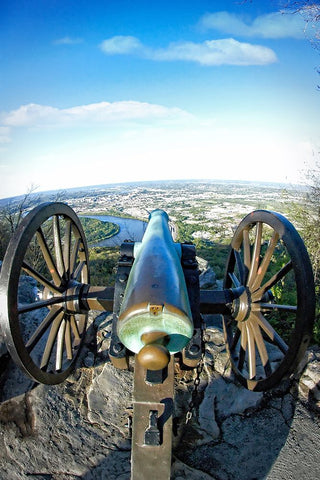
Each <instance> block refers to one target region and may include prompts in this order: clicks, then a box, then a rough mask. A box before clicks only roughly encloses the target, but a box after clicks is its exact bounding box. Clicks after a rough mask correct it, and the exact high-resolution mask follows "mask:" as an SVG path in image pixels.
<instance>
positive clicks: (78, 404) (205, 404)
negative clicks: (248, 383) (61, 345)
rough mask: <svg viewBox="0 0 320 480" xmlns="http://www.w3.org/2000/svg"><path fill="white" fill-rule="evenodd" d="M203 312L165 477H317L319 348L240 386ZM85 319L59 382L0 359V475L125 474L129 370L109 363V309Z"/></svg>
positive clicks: (112, 478) (95, 477)
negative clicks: (271, 382)
mask: <svg viewBox="0 0 320 480" xmlns="http://www.w3.org/2000/svg"><path fill="white" fill-rule="evenodd" d="M206 320H207V329H206V338H207V343H206V354H205V359H204V360H205V361H204V366H203V369H202V371H201V374H200V379H201V381H200V385H199V392H198V394H197V395H196V397H195V398H194V399H195V405H196V408H195V409H194V411H193V416H192V418H191V420H190V421H189V422H188V424H186V423H185V418H186V412H187V411H188V405H189V402H190V400H191V398H192V392H193V390H194V379H195V377H196V371H181V370H180V369H179V368H178V366H177V371H176V394H175V419H174V436H173V443H174V447H173V465H172V477H171V478H172V479H175V480H182V479H190V480H200V479H201V480H206V479H217V480H233V479H237V480H241V479H243V480H254V479H257V480H258V479H259V480H260V479H268V480H280V479H286V480H288V479H304V478H308V479H310V480H316V479H318V478H320V465H319V459H318V448H319V444H320V421H319V411H320V390H319V388H320V383H319V382H320V351H319V350H316V349H315V350H310V351H309V353H308V356H307V357H306V359H305V362H304V364H303V365H302V366H301V369H302V374H301V377H300V380H299V381H298V380H296V381H292V382H290V383H286V384H284V385H282V386H281V387H280V388H279V389H277V390H276V391H273V392H271V393H267V394H262V393H253V392H249V391H247V390H245V389H244V388H243V387H241V386H239V385H238V384H237V383H235V382H234V379H233V378H232V374H231V372H230V370H229V369H228V361H227V355H226V352H225V350H224V344H223V337H222V333H221V330H220V328H219V325H218V324H217V322H216V319H213V318H212V317H208V318H207V319H206ZM91 321H92V323H91V326H90V328H89V330H88V335H87V340H86V344H85V346H84V348H83V350H82V352H81V355H80V357H79V359H78V365H77V368H76V370H75V372H74V374H73V375H72V376H71V377H69V378H68V380H67V381H65V382H64V383H63V384H61V385H58V386H45V385H34V384H32V382H31V381H29V380H27V379H26V378H25V377H24V376H23V375H22V374H21V373H20V372H19V371H18V370H17V369H16V368H15V367H14V366H13V365H12V364H11V363H10V362H9V363H8V364H7V365H6V367H7V368H6V369H5V371H4V373H3V374H2V377H1V403H0V479H1V480H19V479H28V480H30V479H34V480H76V479H83V480H100V479H101V480H102V479H107V480H116V479H117V480H129V479H130V448H131V441H130V428H129V426H130V422H128V419H129V418H130V416H131V412H132V403H131V402H132V389H133V385H132V383H133V373H132V371H120V370H116V369H115V368H114V367H113V366H112V364H111V363H110V360H109V358H108V353H107V348H108V342H109V338H110V326H111V316H107V315H106V314H102V315H99V316H97V317H96V318H95V319H91ZM3 358H4V357H2V360H3Z"/></svg>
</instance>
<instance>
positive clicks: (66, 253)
mask: <svg viewBox="0 0 320 480" xmlns="http://www.w3.org/2000/svg"><path fill="white" fill-rule="evenodd" d="M65 224H66V225H65V233H64V244H63V259H64V266H65V270H66V273H67V275H68V276H69V275H70V257H71V220H69V219H66V221H65Z"/></svg>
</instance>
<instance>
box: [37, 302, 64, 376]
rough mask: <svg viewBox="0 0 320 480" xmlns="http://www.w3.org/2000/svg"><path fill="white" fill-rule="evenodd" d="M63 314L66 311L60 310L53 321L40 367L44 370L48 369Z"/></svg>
mask: <svg viewBox="0 0 320 480" xmlns="http://www.w3.org/2000/svg"><path fill="white" fill-rule="evenodd" d="M63 316H64V312H63V311H60V312H59V313H58V315H57V316H56V318H55V319H54V321H53V323H52V326H51V329H50V333H49V336H48V339H47V343H46V346H45V349H44V352H43V355H42V360H41V364H40V368H41V369H42V370H46V369H47V368H48V365H49V361H50V357H51V354H52V350H53V346H54V344H55V341H56V339H57V335H58V331H59V328H60V325H61V322H62V320H63Z"/></svg>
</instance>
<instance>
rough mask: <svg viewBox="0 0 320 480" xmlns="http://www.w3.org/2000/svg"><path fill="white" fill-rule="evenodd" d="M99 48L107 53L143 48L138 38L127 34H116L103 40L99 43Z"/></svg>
mask: <svg viewBox="0 0 320 480" xmlns="http://www.w3.org/2000/svg"><path fill="white" fill-rule="evenodd" d="M100 48H101V50H102V51H103V52H104V53H105V54H107V55H119V54H127V53H134V52H141V51H142V50H143V49H144V47H143V45H142V43H141V42H140V40H139V39H138V38H136V37H131V36H129V35H128V36H124V35H116V36H115V37H112V38H109V39H108V40H104V41H103V42H102V43H101V44H100Z"/></svg>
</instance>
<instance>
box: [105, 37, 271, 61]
mask: <svg viewBox="0 0 320 480" xmlns="http://www.w3.org/2000/svg"><path fill="white" fill-rule="evenodd" d="M100 48H101V50H102V51H103V53H105V54H106V55H121V54H135V55H138V56H140V57H143V58H147V59H149V60H155V61H177V60H180V61H189V62H195V63H199V64H200V65H206V66H218V65H266V64H270V63H274V62H276V61H277V56H276V54H275V52H274V51H273V50H271V49H270V48H267V47H264V46H262V45H253V44H250V43H244V42H238V41H237V40H234V39H233V38H225V39H221V40H206V41H204V42H202V43H195V42H175V43H170V44H169V45H168V46H167V47H166V48H150V47H148V46H146V45H143V44H142V43H141V42H140V40H139V39H138V38H136V37H131V36H128V37H126V36H115V37H112V38H109V39H107V40H104V41H103V42H102V43H101V44H100Z"/></svg>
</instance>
